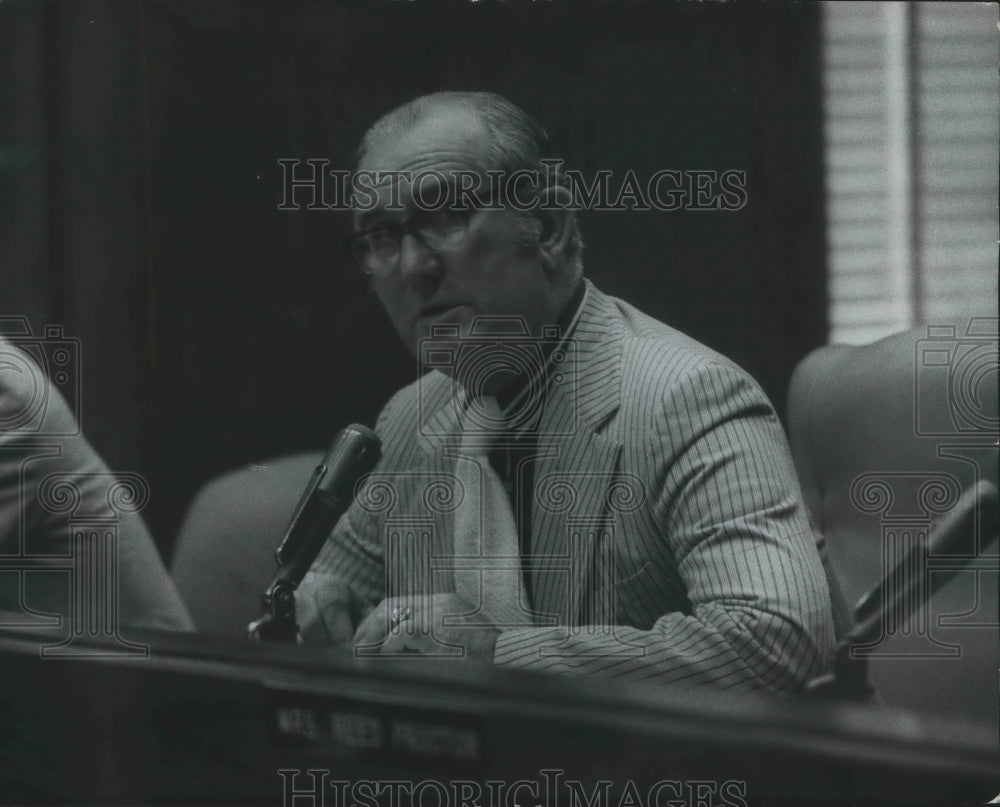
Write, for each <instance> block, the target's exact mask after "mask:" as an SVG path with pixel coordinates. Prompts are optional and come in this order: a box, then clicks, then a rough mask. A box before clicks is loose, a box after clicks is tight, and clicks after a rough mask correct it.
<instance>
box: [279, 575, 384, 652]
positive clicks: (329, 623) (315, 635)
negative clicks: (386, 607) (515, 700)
mask: <svg viewBox="0 0 1000 807" xmlns="http://www.w3.org/2000/svg"><path fill="white" fill-rule="evenodd" d="M371 610H372V605H371V603H370V602H368V601H366V600H364V599H363V598H361V597H360V596H359V595H358V594H357V593H356V592H355V591H354V589H353V588H351V587H350V586H349V585H347V584H346V583H343V582H341V581H340V580H337V579H336V578H333V577H329V576H327V575H321V574H315V573H313V572H309V573H308V574H307V575H306V576H305V577H304V578H303V580H302V582H301V583H300V584H299V588H298V590H297V591H296V592H295V618H296V621H297V622H298V625H299V631H300V633H299V635H300V636H301V637H302V639H303V640H304V641H305V643H306V644H329V643H332V644H342V643H347V642H350V641H351V637H352V636H353V635H354V628H355V626H356V625H358V624H360V623H361V622H362V621H363V620H364V618H365V617H366V616H367V615H368V614H369V613H370V612H371Z"/></svg>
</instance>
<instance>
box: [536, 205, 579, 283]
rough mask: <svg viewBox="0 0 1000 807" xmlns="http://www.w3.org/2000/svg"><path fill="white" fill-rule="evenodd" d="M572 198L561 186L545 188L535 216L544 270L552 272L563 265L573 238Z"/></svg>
mask: <svg viewBox="0 0 1000 807" xmlns="http://www.w3.org/2000/svg"><path fill="white" fill-rule="evenodd" d="M572 202H573V197H572V194H571V193H570V192H569V190H568V189H567V188H566V187H564V186H562V185H553V186H550V187H549V188H546V190H545V192H544V193H543V194H542V195H541V201H540V203H539V205H538V207H537V208H536V209H535V215H536V216H537V217H538V220H539V222H541V225H542V228H541V231H540V232H539V234H538V248H539V250H540V252H541V256H542V261H543V262H544V264H545V268H546V269H547V270H549V271H552V270H553V269H554V268H555V267H557V266H562V265H563V264H564V263H565V258H566V253H567V252H568V250H569V248H570V241H571V239H572V236H573V232H572V231H573V228H572V226H571V224H572V221H573V211H572Z"/></svg>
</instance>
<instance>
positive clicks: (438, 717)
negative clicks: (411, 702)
mask: <svg viewBox="0 0 1000 807" xmlns="http://www.w3.org/2000/svg"><path fill="white" fill-rule="evenodd" d="M267 694H268V711H269V734H270V736H271V740H272V742H273V743H274V744H276V745H278V746H281V747H283V748H288V749H299V750H301V751H302V752H303V753H305V754H306V755H308V756H310V757H312V756H314V755H318V756H323V757H329V758H333V759H351V760H357V761H360V762H371V763H373V764H377V765H380V766H381V765H386V766H392V767H399V768H403V769H405V768H415V769H417V770H424V769H428V768H436V767H438V766H440V767H441V768H442V769H447V770H448V771H451V772H467V773H470V774H472V773H479V772H482V771H483V770H484V769H485V767H486V761H487V748H486V731H485V726H484V722H483V719H482V717H480V716H477V715H470V714H467V713H461V712H454V711H448V710H446V709H434V708H424V707H414V706H396V705H393V704H391V703H385V702H375V701H371V700H359V699H354V698H345V697H340V696H336V697H335V696H328V695H316V694H311V693H299V692H286V691H281V690H277V689H270V688H269V689H268V690H267Z"/></svg>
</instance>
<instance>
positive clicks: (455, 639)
mask: <svg viewBox="0 0 1000 807" xmlns="http://www.w3.org/2000/svg"><path fill="white" fill-rule="evenodd" d="M471 611H472V607H471V606H470V605H469V604H468V603H467V602H466V601H465V600H462V599H460V598H459V597H456V596H455V595H454V594H418V595H413V596H409V597H391V598H389V599H386V600H383V601H382V602H381V603H380V604H379V605H378V607H377V608H375V610H374V611H372V612H371V613H370V614H369V615H368V616H367V618H365V619H364V621H362V623H361V625H360V626H359V627H358V630H357V632H356V633H355V634H354V649H355V653H356V654H357V655H358V656H367V655H397V654H405V653H419V654H422V655H434V656H440V657H441V658H450V659H462V660H468V659H475V660H477V661H484V662H487V663H489V664H492V663H493V651H494V648H495V647H496V642H497V636H499V635H500V631H498V630H497V629H496V628H495V627H494V626H493V625H490V624H461V622H462V620H461V619H456V618H455V617H456V615H458V614H469V613H470V612H471ZM449 616H450V617H451V618H450V619H449V618H448V617H449ZM464 621H465V622H467V623H468V622H476V623H482V622H483V620H482V619H481V618H479V619H473V618H471V617H469V618H466V619H465V620H464ZM450 622H459V623H460V624H448V623H450Z"/></svg>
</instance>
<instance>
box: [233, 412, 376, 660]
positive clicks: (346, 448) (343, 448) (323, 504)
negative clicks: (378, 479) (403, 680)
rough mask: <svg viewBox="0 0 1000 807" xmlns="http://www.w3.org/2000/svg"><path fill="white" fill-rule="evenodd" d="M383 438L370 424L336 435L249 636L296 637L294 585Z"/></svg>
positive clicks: (282, 547) (280, 552)
mask: <svg viewBox="0 0 1000 807" xmlns="http://www.w3.org/2000/svg"><path fill="white" fill-rule="evenodd" d="M381 449H382V442H381V441H380V440H379V438H378V436H377V435H376V434H375V432H373V431H372V430H371V429H369V428H368V427H366V426H360V425H358V424H356V423H355V424H352V425H350V426H348V427H347V428H345V429H341V431H340V432H339V433H338V434H337V436H336V437H335V438H334V440H333V443H332V444H331V446H330V450H329V451H327V452H326V456H325V457H324V458H323V461H322V462H321V463H320V464H319V465H317V466H316V470H315V471H313V475H312V478H311V479H310V480H309V484H308V485H307V486H306V489H305V491H304V492H303V494H302V497H301V499H299V503H298V506H297V507H296V508H295V513H294V514H293V515H292V519H291V521H290V522H289V524H288V529H287V530H286V531H285V535H284V537H283V538H282V540H281V543H280V544H279V545H278V548H277V550H275V553H274V558H275V560H276V561H277V563H278V571H277V572H276V573H275V575H274V577H273V578H272V580H271V583H270V584H269V585H268V587H267V588H266V589H265V590H264V594H263V596H262V597H261V603H262V609H261V610H262V616H261V618H260V619H258V620H256V621H255V622H252V623H250V626H249V627H248V628H247V635H248V636H249V638H251V639H264V640H267V641H284V642H294V641H295V640H296V637H297V635H298V629H297V627H296V624H295V594H294V592H295V589H296V588H297V587H298V585H299V583H300V582H301V581H302V578H303V577H305V575H306V572H308V571H309V568H310V567H311V566H312V564H313V561H314V560H316V556H317V555H318V554H319V552H320V550H321V549H322V548H323V544H324V543H325V542H326V540H327V538H329V537H330V533H331V531H332V530H333V528H334V527H335V526H336V524H337V522H338V521H339V520H340V517H341V516H342V515H344V513H345V512H346V511H347V508H348V507H350V505H351V502H352V501H353V500H354V488H355V486H356V485H357V483H358V481H359V480H360V479H361V477H363V476H364V475H365V474H367V473H369V472H371V471H372V470H373V469H374V468H375V465H376V463H378V461H379V459H380V458H381V456H382V451H381Z"/></svg>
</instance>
